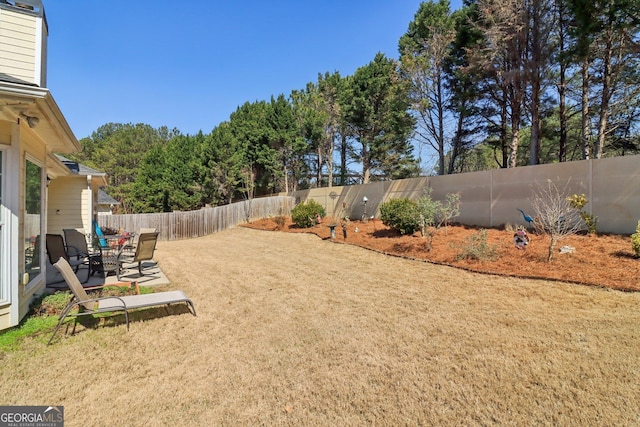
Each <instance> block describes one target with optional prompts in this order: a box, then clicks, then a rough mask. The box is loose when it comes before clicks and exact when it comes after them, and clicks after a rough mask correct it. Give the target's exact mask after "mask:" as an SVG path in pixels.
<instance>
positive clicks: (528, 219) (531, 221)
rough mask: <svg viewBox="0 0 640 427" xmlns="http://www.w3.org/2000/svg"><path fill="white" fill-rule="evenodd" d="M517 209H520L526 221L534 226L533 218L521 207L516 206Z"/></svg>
mask: <svg viewBox="0 0 640 427" xmlns="http://www.w3.org/2000/svg"><path fill="white" fill-rule="evenodd" d="M516 209H517V210H519V211H520V213H521V214H522V217H523V218H524V220H525V221H527V223H528V224H529V225H530V226H531V227H533V218H531V217H530V216H529V215H527V214H526V213H524V211H523V210H522V209H520V208H516Z"/></svg>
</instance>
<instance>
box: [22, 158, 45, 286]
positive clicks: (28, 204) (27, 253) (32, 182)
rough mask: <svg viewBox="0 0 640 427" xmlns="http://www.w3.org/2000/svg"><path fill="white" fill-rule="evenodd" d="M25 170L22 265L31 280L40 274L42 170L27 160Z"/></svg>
mask: <svg viewBox="0 0 640 427" xmlns="http://www.w3.org/2000/svg"><path fill="white" fill-rule="evenodd" d="M25 169H26V173H25V192H24V198H25V210H24V212H25V215H24V238H25V245H24V248H25V249H24V265H25V270H26V272H27V273H28V274H29V279H33V278H34V277H36V276H37V275H38V274H40V253H41V250H40V247H41V243H42V238H41V224H42V193H43V191H42V168H41V167H40V166H38V165H36V164H35V163H33V162H31V161H29V160H27V162H26V168H25Z"/></svg>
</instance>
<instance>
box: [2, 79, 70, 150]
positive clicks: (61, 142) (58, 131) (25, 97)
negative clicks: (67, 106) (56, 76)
mask: <svg viewBox="0 0 640 427" xmlns="http://www.w3.org/2000/svg"><path fill="white" fill-rule="evenodd" d="M2 98H4V100H5V101H6V103H5V105H2V104H0V108H1V109H2V111H3V112H5V110H8V112H10V114H12V116H13V117H15V118H18V119H19V118H20V114H21V113H23V114H26V115H28V116H34V117H37V118H38V119H40V122H39V123H38V125H37V126H34V127H33V128H31V130H32V131H33V133H34V134H35V135H37V136H38V137H39V138H40V139H41V140H42V141H44V143H45V145H46V146H47V149H48V151H52V152H58V153H73V152H76V151H81V150H82V147H81V146H80V143H79V142H78V139H77V138H76V136H75V135H74V134H73V131H72V130H71V127H70V126H69V123H68V122H67V120H66V119H65V117H64V115H63V114H62V111H60V108H59V107H58V104H57V103H56V101H55V99H54V98H53V95H51V92H50V91H49V90H48V89H46V88H41V87H37V86H28V85H22V84H17V83H11V82H5V81H0V99H2Z"/></svg>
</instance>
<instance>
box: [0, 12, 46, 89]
mask: <svg viewBox="0 0 640 427" xmlns="http://www.w3.org/2000/svg"><path fill="white" fill-rule="evenodd" d="M36 19H37V17H35V16H30V15H26V14H24V13H16V12H13V11H10V10H0V72H1V73H6V74H9V75H10V76H14V77H16V78H19V79H22V80H25V81H27V82H30V83H36V82H35V74H34V73H35V63H36V55H35V53H36V44H37V41H36V40H37V39H38V37H37V36H36Z"/></svg>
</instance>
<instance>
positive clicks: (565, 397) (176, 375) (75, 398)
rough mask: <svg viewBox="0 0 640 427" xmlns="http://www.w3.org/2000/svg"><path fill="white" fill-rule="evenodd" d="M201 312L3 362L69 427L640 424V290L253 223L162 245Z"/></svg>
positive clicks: (8, 394) (36, 348) (66, 340)
mask: <svg viewBox="0 0 640 427" xmlns="http://www.w3.org/2000/svg"><path fill="white" fill-rule="evenodd" d="M156 254H157V259H158V260H159V262H160V265H161V267H162V269H163V271H164V272H165V273H166V274H167V276H168V277H169V278H170V279H171V280H172V285H171V288H177V289H183V290H184V291H185V292H186V293H187V294H188V295H189V296H190V297H191V298H192V299H193V300H194V302H195V304H196V309H197V310H198V317H193V316H191V315H189V314H186V313H182V314H180V313H179V312H180V310H177V312H178V314H176V311H174V313H173V314H171V315H165V314H163V312H162V311H152V312H151V314H152V316H147V317H153V318H152V319H150V320H145V321H136V322H133V323H132V325H131V330H130V331H129V332H128V333H127V331H126V328H125V326H124V325H123V324H121V323H120V324H117V325H116V326H101V327H97V328H82V327H80V328H79V331H78V332H77V333H76V335H74V336H66V337H65V336H64V334H60V336H59V337H58V338H57V339H56V341H55V343H54V344H53V345H51V346H49V347H47V346H46V345H45V342H46V338H48V336H46V337H45V336H43V337H36V338H33V339H30V340H28V341H27V342H26V343H25V344H24V346H23V348H21V349H20V350H18V351H13V352H10V353H5V354H1V355H0V357H1V363H0V375H1V376H2V382H1V383H0V394H1V395H2V396H3V398H2V403H3V404H7V405H64V407H65V421H66V425H67V426H79V425H90V426H114V425H127V426H129V425H130V426H134V425H135V426H142V425H148V426H161V425H172V426H194V425H198V426H200V425H201V426H205V425H206V426H210V425H211V426H212V425H296V426H297V425H313V426H317V425H331V426H338V425H340V426H342V425H383V426H387V425H388V426H397V425H439V426H440V425H465V426H475V425H527V426H529V425H554V426H555V425H571V426H584V425H596V426H603V425H611V426H625V425H627V426H631V425H640V399H638V396H639V394H638V393H639V390H640V357H639V352H640V327H639V325H640V293H629V292H620V291H613V290H607V289H602V288H597V287H588V286H580V285H575V284H568V283H562V282H548V281H541V280H525V279H515V278H508V277H498V276H491V275H483V274H478V273H470V272H467V271H463V270H458V269H454V268H451V267H445V266H437V265H432V264H428V263H424V262H419V261H411V260H406V259H401V258H396V257H389V256H385V255H383V254H380V253H376V252H373V251H368V250H365V249H362V248H359V247H355V246H350V245H343V244H335V243H332V242H330V241H326V240H322V239H319V238H318V237H316V236H313V235H308V234H293V233H280V232H266V231H258V230H250V229H245V228H239V229H235V230H231V231H228V232H223V233H219V234H215V235H212V236H208V237H204V238H199V239H193V240H184V241H175V242H161V243H160V244H159V248H158V251H157V252H156Z"/></svg>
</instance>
